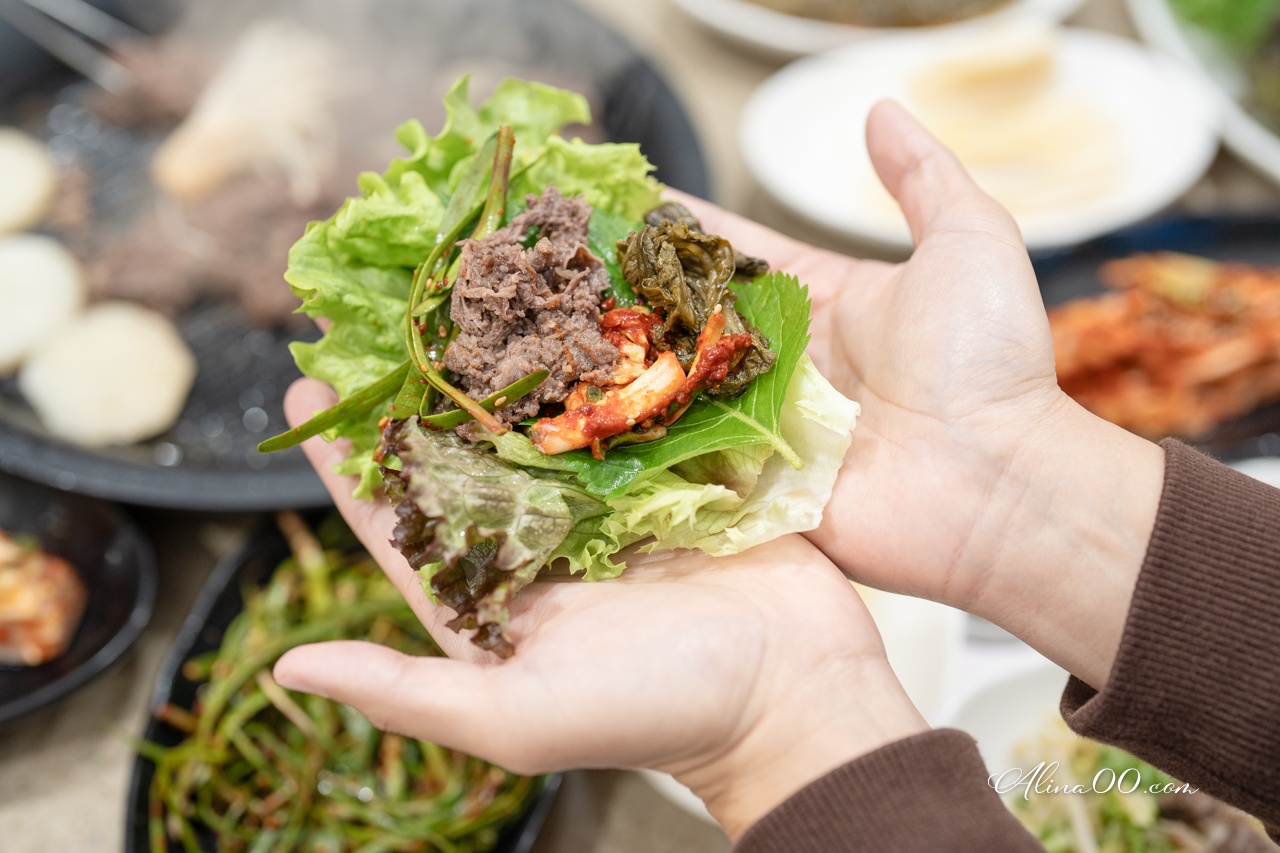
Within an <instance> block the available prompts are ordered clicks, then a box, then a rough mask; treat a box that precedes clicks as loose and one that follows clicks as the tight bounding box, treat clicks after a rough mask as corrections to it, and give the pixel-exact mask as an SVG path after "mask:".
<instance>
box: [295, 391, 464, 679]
mask: <svg viewBox="0 0 1280 853" xmlns="http://www.w3.org/2000/svg"><path fill="white" fill-rule="evenodd" d="M337 402H338V395H337V394H336V393H334V390H333V389H332V388H330V387H329V386H328V385H326V384H325V383H323V382H320V381H319V380H316V379H299V380H298V381H297V382H294V383H293V384H292V385H291V386H289V390H288V391H287V392H285V396H284V412H285V418H286V419H288V421H289V425H290V426H295V425H297V424H300V423H303V422H304V421H306V420H307V419H308V418H310V417H311V416H312V415H314V414H315V413H316V412H318V411H323V410H325V409H327V408H329V407H330V406H332V405H333V404H334V403H337ZM302 449H303V451H304V452H305V453H306V454H307V459H308V460H310V462H311V464H312V466H314V467H315V469H316V473H317V474H319V475H320V481H321V482H322V483H324V486H325V488H326V489H328V491H329V495H330V496H331V497H332V498H333V503H334V506H336V507H337V508H338V512H340V513H341V514H342V517H343V519H345V520H346V522H347V526H349V527H350V528H351V532H352V533H354V534H355V535H356V538H358V539H359V540H360V542H361V543H363V545H364V547H365V548H367V549H368V551H369V554H370V555H371V556H372V557H373V559H374V560H375V561H376V562H377V563H378V565H379V566H381V567H382V570H383V572H385V573H386V575H387V577H388V578H390V579H391V582H392V583H393V584H395V586H396V588H397V589H398V590H400V594H401V595H403V596H404V598H405V601H407V602H409V606H410V607H412V608H413V612H414V613H415V614H417V616H418V618H419V619H421V620H422V624H423V625H425V626H426V628H427V630H428V631H429V632H430V633H431V636H432V637H434V638H435V640H436V642H437V643H439V644H440V647H441V648H443V649H444V650H445V652H447V653H448V654H449V655H450V657H457V656H461V657H463V658H465V659H477V658H480V657H483V656H484V655H485V654H487V653H482V652H480V650H479V649H477V648H476V647H475V646H473V645H471V643H470V642H468V641H467V639H466V638H465V637H462V636H460V635H458V634H457V633H456V632H454V631H453V630H451V629H449V628H447V627H445V623H446V622H448V621H449V620H450V619H452V618H453V616H454V614H453V611H452V610H450V609H449V608H446V607H440V606H438V605H435V604H432V603H431V600H430V599H429V598H427V595H426V593H425V592H423V591H422V586H421V585H420V584H419V582H418V575H417V573H416V572H415V571H414V570H413V569H412V567H410V566H409V563H408V562H407V561H406V560H405V558H404V556H403V555H402V554H401V553H400V551H399V550H397V548H396V547H395V546H394V545H393V544H391V536H392V532H393V531H394V529H395V526H396V516H395V510H393V509H392V508H391V505H390V504H388V503H387V502H386V500H383V499H382V498H380V497H378V498H375V499H374V500H371V501H366V500H358V499H357V498H355V497H353V496H352V493H353V492H354V491H355V488H356V485H357V484H358V482H359V478H358V477H348V476H343V475H340V474H337V473H335V472H334V470H333V468H334V466H335V465H337V464H338V463H340V462H342V461H344V460H345V459H346V458H347V454H348V453H349V452H350V450H351V442H350V441H348V440H347V439H338V440H337V441H334V442H327V441H325V440H324V439H323V438H321V437H320V436H315V437H313V438H309V439H307V440H306V441H304V442H303V443H302Z"/></svg>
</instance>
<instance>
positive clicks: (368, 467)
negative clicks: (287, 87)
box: [261, 78, 858, 656]
mask: <svg viewBox="0 0 1280 853" xmlns="http://www.w3.org/2000/svg"><path fill="white" fill-rule="evenodd" d="M446 105H447V108H448V114H449V118H448V121H447V122H446V124H445V127H444V130H443V131H442V132H441V133H440V134H439V135H437V136H434V137H432V136H428V135H427V133H426V132H425V130H424V129H423V127H422V125H421V124H419V123H418V122H409V123H408V124H406V125H404V126H403V127H401V129H400V131H399V139H400V141H401V142H402V143H404V145H405V147H406V148H408V149H409V152H410V153H409V155H408V156H407V157H406V158H403V159H398V160H395V161H394V162H393V163H392V164H391V166H390V168H389V169H388V170H387V171H386V173H385V174H383V175H376V174H371V173H367V174H365V175H362V176H361V187H362V189H363V195H362V196H360V197H357V198H353V199H350V200H349V201H347V203H346V204H344V205H343V206H342V208H341V209H340V210H339V211H338V212H337V213H336V214H335V215H334V216H333V217H332V218H330V219H329V220H328V221H326V222H321V223H315V224H313V225H312V226H311V227H309V228H308V230H307V233H306V236H304V237H303V238H302V240H301V241H299V242H298V244H297V245H295V246H294V248H293V250H292V252H291V253H290V256H289V272H288V274H287V276H286V277H287V279H288V281H289V282H290V284H291V285H293V288H294V291H295V292H296V293H297V294H298V296H299V297H301V298H302V299H303V307H304V310H306V311H307V313H308V314H310V315H311V316H313V317H317V318H318V317H327V318H329V320H330V326H329V328H328V331H327V333H326V334H325V337H324V338H323V339H321V340H320V341H319V342H318V343H316V344H295V345H294V346H293V351H294V355H295V358H296V360H297V362H298V366H299V367H300V368H301V369H302V371H303V372H304V373H306V374H308V375H309V376H313V377H315V378H317V379H321V380H324V381H325V382H328V383H329V384H331V385H332V386H333V387H334V388H335V389H337V391H338V394H339V396H340V397H341V402H339V403H338V404H337V405H336V406H334V407H333V408H331V409H329V410H328V411H325V412H322V413H320V414H318V415H317V416H316V417H314V418H313V419H312V420H311V421H309V422H308V423H306V424H303V425H301V426H299V427H297V428H295V429H293V430H291V431H290V432H288V433H286V434H284V435H282V436H278V437H276V438H274V439H271V440H269V441H266V442H264V443H263V445H262V447H261V449H262V450H263V451H271V450H278V449H282V448H284V447H289V446H292V445H293V444H296V443H298V442H300V441H302V440H304V439H305V438H307V437H309V436H312V435H316V434H320V433H323V434H324V435H325V437H326V438H329V439H334V438H338V437H345V438H348V439H350V440H351V451H350V455H349V457H348V459H347V461H346V462H345V463H343V464H342V465H341V466H339V468H338V470H339V471H340V472H341V473H345V474H355V475H358V476H359V478H360V481H359V487H358V488H357V491H356V493H357V496H359V497H363V498H370V497H372V495H373V490H374V489H375V488H376V487H378V486H379V485H382V486H384V487H385V490H386V494H387V496H388V497H389V498H390V500H391V502H392V503H393V504H395V505H396V512H397V515H398V516H399V518H400V524H399V526H398V527H397V528H396V531H395V542H396V544H397V545H398V546H399V547H400V550H401V551H402V552H403V553H404V554H405V556H406V558H407V559H408V561H409V563H410V565H411V566H413V567H414V568H415V569H417V570H418V571H419V573H420V575H421V576H422V579H423V583H424V587H425V588H426V589H427V591H428V594H430V595H432V596H435V597H436V598H438V599H439V600H440V601H442V602H444V603H445V604H447V605H448V606H450V607H451V608H453V610H454V611H455V612H456V614H457V618H456V619H455V620H454V622H453V623H452V624H453V627H454V628H455V629H462V628H468V629H475V631H476V633H475V635H474V636H473V641H474V642H475V643H476V644H477V645H480V646H481V647H483V648H486V649H490V650H492V651H494V652H495V653H497V654H499V655H503V656H506V655H510V654H511V653H512V652H513V651H514V649H513V648H512V646H511V644H510V642H509V641H508V639H507V638H506V636H505V626H506V622H507V607H508V604H509V602H510V600H511V598H512V596H514V595H515V594H516V593H517V592H518V591H519V590H520V589H521V588H522V587H524V586H525V585H526V584H528V583H529V582H530V581H532V580H533V578H534V577H535V576H536V575H537V574H538V573H539V572H540V571H542V570H543V569H544V568H546V567H548V566H551V567H552V570H555V571H565V572H571V573H574V574H576V573H583V575H584V577H585V578H586V579H587V580H596V579H600V578H609V577H614V576H616V575H618V574H619V573H620V572H621V571H622V570H623V568H624V564H623V563H622V562H621V561H620V560H616V559H614V555H615V554H617V552H618V551H620V550H621V549H622V548H624V547H626V546H627V545H630V544H632V543H635V542H639V541H640V540H644V539H648V538H650V537H652V538H653V540H654V541H653V542H652V543H651V544H650V546H649V547H652V548H700V549H702V550H703V551H706V552H707V553H711V554H727V553H736V552H738V551H741V550H745V549H746V548H749V547H751V546H752V545H755V544H758V543H760V542H764V541H767V540H769V539H772V538H774V537H777V536H780V535H782V534H783V533H786V532H790V531H798V530H808V529H812V528H813V527H815V526H817V524H818V523H819V521H820V519H821V515H822V509H823V507H824V506H825V504H826V502H827V500H828V499H829V497H830V494H831V489H832V486H833V484H834V480H835V476H836V473H837V471H838V470H839V467H840V463H841V461H842V459H843V456H844V451H845V449H846V448H847V447H848V445H849V441H850V436H849V433H850V431H851V430H852V429H853V427H854V423H855V421H856V418H857V415H858V406H857V404H856V403H853V402H851V401H849V400H846V399H845V398H844V397H842V396H841V395H840V394H838V393H837V392H836V391H835V390H834V389H833V388H832V387H831V386H830V384H828V383H827V382H826V380H824V379H823V378H822V376H821V375H819V374H818V372H817V370H816V369H815V368H814V366H813V364H812V362H810V361H809V359H808V357H807V356H806V355H805V354H804V348H805V346H806V344H807V343H808V340H809V334H808V327H809V299H808V295H807V289H806V288H804V287H802V286H801V285H800V283H799V282H798V281H796V279H795V278H793V277H791V276H788V275H785V274H783V273H780V272H768V263H767V262H766V261H763V260H760V259H756V258H749V257H747V256H745V255H743V254H741V253H740V252H736V251H735V250H734V248H733V247H732V246H731V245H730V244H729V242H728V241H727V240H725V239H723V238H721V237H718V236H715V235H712V234H707V233H705V232H704V231H702V228H701V224H700V223H699V222H698V221H697V220H696V219H695V218H694V217H693V216H692V215H691V214H690V213H689V212H688V211H687V210H685V209H683V208H682V207H680V206H679V205H674V204H670V203H668V204H665V205H664V204H661V203H660V201H661V199H660V191H661V186H660V185H659V184H658V183H657V182H656V181H654V180H653V178H651V177H650V176H649V172H650V171H651V169H652V167H651V166H650V165H649V163H648V162H647V161H646V160H645V159H644V157H643V155H642V154H641V153H640V151H639V150H638V148H637V146H635V145H622V144H601V145H588V144H586V143H584V142H582V141H581V140H574V141H572V142H569V141H566V140H565V139H563V138H562V137H560V136H559V135H557V134H556V131H557V130H558V129H559V128H560V127H562V126H563V125H565V124H567V123H570V122H579V123H584V124H585V123H587V122H589V121H590V114H589V111H588V109H587V104H586V101H585V99H583V98H582V97H581V96H580V95H576V94H573V93H571V92H567V91H563V90H559V89H553V88H551V87H549V86H545V85H541V84H538V83H528V82H523V81H519V80H506V81H504V82H503V83H502V84H500V85H499V86H498V88H497V90H496V91H495V92H494V94H493V96H492V97H491V98H490V99H489V100H487V101H486V102H485V103H484V104H482V105H481V106H480V107H479V109H476V108H473V107H472V105H471V103H470V101H469V100H468V97H467V79H466V78H463V79H462V80H460V81H459V82H458V83H457V84H456V85H455V86H454V88H453V89H452V90H451V91H450V93H449V94H448V96H447V98H446ZM467 235H470V236H469V237H468V236H467ZM784 498H785V500H784Z"/></svg>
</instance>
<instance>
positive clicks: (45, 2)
mask: <svg viewBox="0 0 1280 853" xmlns="http://www.w3.org/2000/svg"><path fill="white" fill-rule="evenodd" d="M0 20H2V21H4V22H5V23H6V24H8V25H9V26H11V27H13V28H14V29H15V30H17V31H18V32H20V33H22V34H23V35H25V36H26V37H27V38H29V39H31V40H32V41H33V42H35V43H36V44H38V45H40V46H41V47H43V48H44V49H45V50H47V51H48V52H49V53H51V54H53V55H54V56H55V57H57V58H58V59H60V60H61V61H62V62H63V63H64V64H66V65H68V66H70V67H71V68H73V69H75V70H76V71H79V72H80V73H81V74H83V75H84V76H85V77H88V78H89V79H90V80H92V81H93V82H95V83H97V84H98V85H99V86H101V87H102V88H104V89H106V90H107V91H108V92H111V93H112V94H115V95H121V94H124V93H125V92H126V91H128V90H129V89H130V88H131V87H132V86H133V74H132V73H131V72H130V71H129V69H127V68H125V67H124V66H123V65H121V64H120V63H119V62H117V61H116V60H114V59H112V58H111V57H110V56H109V55H108V54H107V53H106V51H105V50H103V49H102V47H108V46H110V45H111V44H112V43H113V42H118V41H125V40H129V39H139V38H145V35H144V34H143V33H141V32H140V31H138V30H136V29H134V28H133V27H131V26H129V25H128V24H126V23H124V22H123V21H120V20H118V19H116V18H114V17H112V16H111V15H108V14H107V13H106V12H104V11H102V10H101V9H99V8H97V7H96V6H93V5H91V4H89V3H88V2H86V0H0ZM95 43H96V44H95ZM99 45H101V46H102V47H99Z"/></svg>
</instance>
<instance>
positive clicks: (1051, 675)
mask: <svg viewBox="0 0 1280 853" xmlns="http://www.w3.org/2000/svg"><path fill="white" fill-rule="evenodd" d="M1067 677H1068V676H1067V672H1066V670H1063V669H1061V668H1060V667H1058V666H1056V665H1054V664H1053V663H1051V662H1050V661H1048V660H1045V659H1044V658H1036V659H1033V660H1029V661H1026V662H1024V663H1023V664H1021V665H1020V666H1018V667H1017V668H1015V669H1013V670H1012V671H1010V672H1008V673H1006V674H1005V675H1003V676H1001V677H999V678H996V679H994V680H991V681H988V682H985V683H984V684H982V685H981V686H978V687H976V689H974V690H972V691H971V692H969V693H968V694H967V695H965V696H963V697H961V698H960V699H959V701H957V702H956V703H955V704H953V705H952V706H951V708H949V709H948V710H947V712H946V713H945V714H944V715H943V717H942V719H940V720H939V724H940V725H943V726H947V727H950V728H957V729H961V730H963V731H966V732H968V733H969V734H971V735H973V737H974V739H975V740H976V741H977V742H978V751H979V752H981V753H982V759H983V761H984V762H986V765H987V769H988V770H989V771H990V772H991V773H993V774H1000V773H1003V772H1005V771H1007V770H1009V769H1011V768H1014V767H1018V763H1017V758H1016V757H1015V755H1014V751H1015V747H1017V745H1018V744H1019V743H1021V742H1023V741H1026V740H1030V739H1031V738H1033V737H1035V736H1036V735H1037V734H1038V733H1040V732H1042V731H1044V729H1045V727H1046V726H1047V725H1049V724H1050V723H1051V722H1052V721H1053V720H1054V718H1056V717H1058V716H1059V713H1058V704H1059V701H1060V700H1061V698H1062V689H1063V688H1064V687H1065V686H1066V684H1067ZM1021 769H1023V770H1027V769H1029V768H1025V767H1023V768H1021Z"/></svg>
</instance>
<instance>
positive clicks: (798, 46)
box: [675, 0, 1084, 59]
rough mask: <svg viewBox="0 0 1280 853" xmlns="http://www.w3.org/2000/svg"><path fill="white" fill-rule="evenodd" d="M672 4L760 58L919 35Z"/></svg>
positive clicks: (1069, 5)
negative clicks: (872, 39)
mask: <svg viewBox="0 0 1280 853" xmlns="http://www.w3.org/2000/svg"><path fill="white" fill-rule="evenodd" d="M675 3H676V5H677V6H679V7H680V8H681V9H683V10H684V11H685V12H687V13H688V14H689V15H690V16H692V17H693V18H695V19H696V20H698V21H699V22H700V23H702V24H704V25H705V26H707V27H709V28H711V29H712V30H715V31H716V32H718V33H720V35H722V36H725V37H726V38H728V39H730V40H731V41H733V42H736V43H737V44H740V45H742V46H744V47H747V48H750V49H751V50H754V51H757V52H760V53H765V54H768V55H770V56H777V57H783V58H786V59H794V58H795V57H799V56H808V55H809V54H812V53H821V52H822V51H824V50H831V49H832V48H836V47H842V46H844V45H846V44H852V43H853V42H858V41H863V40H865V39H869V38H876V37H878V36H882V35H891V34H894V33H902V32H914V31H918V30H919V29H921V28H914V29H907V28H904V27H853V26H849V25H847V24H833V23H831V22H830V21H820V20H817V19H816V18H802V17H799V16H797V15H787V14H784V13H782V12H775V11H774V10H773V9H768V8H766V7H764V6H760V5H758V4H756V3H751V2H749V0H675ZM1082 5H1084V0H1013V2H1010V3H1008V4H1006V5H1004V6H1001V7H999V8H998V9H995V10H994V11H991V12H988V13H987V14H985V15H979V16H978V17H976V18H970V19H969V20H965V21H957V22H955V23H952V24H939V25H936V26H933V27H929V28H927V29H928V30H930V31H932V30H944V29H955V28H957V27H971V26H974V25H981V24H986V23H990V22H993V21H995V22H1001V23H1009V22H1013V21H1031V22H1033V23H1039V24H1057V23H1061V22H1062V21H1065V20H1066V19H1067V18H1068V17H1070V16H1071V15H1073V14H1074V13H1075V11H1076V10H1077V9H1079V8H1080V7H1081V6H1082Z"/></svg>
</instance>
